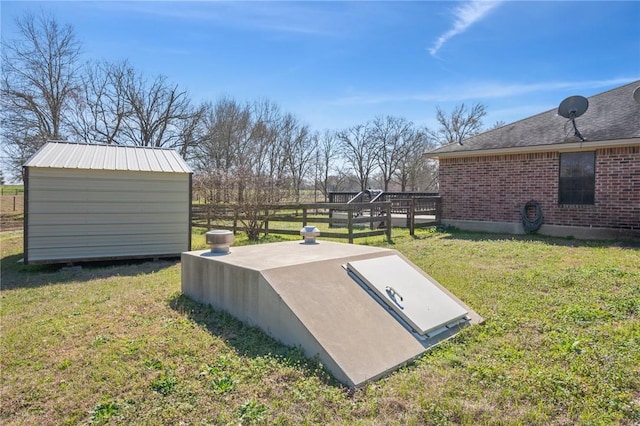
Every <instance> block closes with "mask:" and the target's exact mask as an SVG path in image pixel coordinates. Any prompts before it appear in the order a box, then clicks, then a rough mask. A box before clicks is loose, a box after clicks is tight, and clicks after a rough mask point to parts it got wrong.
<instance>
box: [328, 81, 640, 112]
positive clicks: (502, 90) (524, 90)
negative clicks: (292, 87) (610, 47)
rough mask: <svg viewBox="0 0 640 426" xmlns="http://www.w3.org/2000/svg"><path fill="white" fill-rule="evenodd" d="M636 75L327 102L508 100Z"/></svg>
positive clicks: (603, 85)
mask: <svg viewBox="0 0 640 426" xmlns="http://www.w3.org/2000/svg"><path fill="white" fill-rule="evenodd" d="M637 79H638V76H633V77H620V78H611V79H606V80H567V81H545V82H543V81H541V82H534V83H523V84H521V83H516V84H514V83H507V82H499V81H485V82H474V83H465V84H454V85H447V86H441V87H438V88H436V89H435V90H429V91H428V92H424V91H423V92H397V93H364V94H352V95H350V96H346V97H343V98H340V99H335V100H333V101H331V102H330V104H332V105H378V104H385V103H403V102H426V103H428V102H470V101H473V102H478V101H486V100H488V99H509V98H516V97H518V96H523V95H528V94H537V93H549V92H563V91H568V90H572V91H574V92H576V93H577V94H580V93H582V92H590V91H592V90H593V89H603V88H611V87H616V86H621V85H623V84H627V83H630V82H632V81H636V80H637Z"/></svg>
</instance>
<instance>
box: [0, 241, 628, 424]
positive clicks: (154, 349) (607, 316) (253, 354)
mask: <svg viewBox="0 0 640 426" xmlns="http://www.w3.org/2000/svg"><path fill="white" fill-rule="evenodd" d="M0 238H1V244H2V254H1V258H2V259H1V260H2V275H1V279H2V291H1V292H0V313H1V339H2V341H1V346H0V374H1V379H0V389H1V394H0V422H1V423H2V424H6V425H13V424H25V425H27V424H28V425H32V424H50V425H54V424H55V425H59V424H90V423H94V424H239V423H242V424H250V423H258V424H291V425H293V424H295V425H297V424H541V425H542V424H544V425H547V424H629V425H632V424H638V423H640V249H639V248H638V247H637V246H636V247H631V246H625V245H624V244H618V243H611V242H581V241H574V240H565V239H550V238H549V239H546V238H524V237H513V236H501V235H492V234H474V233H463V232H458V231H456V232H435V231H430V230H419V231H417V235H416V238H411V237H410V236H409V235H408V234H407V233H406V232H405V231H403V230H395V229H394V239H393V243H392V244H387V243H386V242H385V241H384V237H375V238H371V239H369V240H359V241H358V242H359V243H361V244H374V245H380V246H386V247H392V248H395V249H397V250H399V251H400V252H402V253H403V254H404V255H406V256H407V257H409V258H410V259H411V260H412V261H413V262H415V263H416V264H417V265H418V266H420V267H422V268H423V269H424V270H425V271H427V272H428V273H429V274H430V275H431V276H433V277H434V278H435V279H437V280H438V281H439V282H440V283H441V284H443V285H444V286H446V287H447V288H448V289H450V290H451V291H452V292H453V293H455V294H456V295H457V296H458V297H460V298H461V299H462V300H464V301H465V302H466V303H468V304H469V305H470V306H472V307H473V308H474V309H475V310H476V311H477V312H478V313H479V314H480V315H482V316H484V318H485V319H486V323H485V324H484V325H480V326H476V327H470V328H467V329H464V330H463V331H462V332H461V333H460V334H458V335H457V336H456V337H455V338H453V339H451V340H449V341H447V342H445V343H444V344H442V345H440V346H438V347H436V348H434V349H432V350H431V351H429V352H428V353H427V354H425V355H424V356H422V357H421V358H419V359H418V360H417V361H416V362H415V363H413V364H411V365H409V366H406V367H404V368H402V369H400V370H399V371H397V372H395V373H393V374H391V375H390V376H388V377H387V378H385V379H382V380H380V381H377V382H375V383H371V384H368V385H366V386H365V387H364V388H362V389H358V390H355V391H354V390H348V389H345V388H343V387H342V386H340V385H339V384H338V383H336V382H335V381H334V380H333V379H332V378H331V377H330V376H329V375H328V374H327V373H326V371H325V370H323V368H322V366H321V365H318V363H317V362H316V361H313V360H307V359H305V358H304V357H303V356H302V355H301V353H300V352H299V351H298V350H296V349H292V348H287V347H283V346H281V345H279V344H278V343H276V342H274V341H273V340H272V339H270V338H268V337H266V336H265V335H264V334H263V333H261V332H260V331H258V330H256V329H254V328H248V327H246V326H244V325H243V324H241V323H240V322H238V321H236V320H235V319H233V318H232V317H230V316H228V315H225V314H223V313H220V312H215V311H212V310H210V309H209V308H207V307H203V306H199V305H197V304H194V303H193V302H191V301H190V300H188V299H187V298H185V297H183V296H181V294H180V264H179V262H178V261H159V262H146V263H133V264H127V263H116V264H114V263H112V264H109V265H105V264H91V265H83V267H81V268H80V267H60V266H56V267H53V266H23V265H19V264H17V263H16V262H17V260H19V259H20V258H21V256H22V255H21V251H22V235H21V233H4V234H1V235H0ZM276 239H277V237H270V239H269V241H273V240H276ZM245 243H246V241H242V239H241V238H240V241H238V244H245ZM194 245H195V246H197V247H198V246H199V247H202V246H204V238H203V235H202V233H198V234H196V235H194Z"/></svg>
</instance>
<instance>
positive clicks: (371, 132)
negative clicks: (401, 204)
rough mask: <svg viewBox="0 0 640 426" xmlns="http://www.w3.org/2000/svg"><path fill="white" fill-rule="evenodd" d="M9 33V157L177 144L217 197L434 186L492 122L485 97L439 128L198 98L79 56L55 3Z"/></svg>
mask: <svg viewBox="0 0 640 426" xmlns="http://www.w3.org/2000/svg"><path fill="white" fill-rule="evenodd" d="M16 23H17V29H18V37H17V38H15V39H11V40H8V39H7V40H4V39H3V41H2V82H1V94H2V99H1V101H0V102H1V106H2V111H1V112H0V120H1V123H2V133H1V137H2V149H3V154H4V156H5V163H6V166H7V167H8V169H9V171H10V172H11V173H13V175H14V176H16V177H18V178H21V173H22V165H23V164H24V163H25V162H26V161H27V160H28V159H29V158H30V157H31V156H32V155H33V154H34V153H35V152H36V151H37V150H38V149H39V148H40V147H41V146H42V145H43V144H44V143H45V142H46V141H48V140H66V141H75V142H85V143H102V144H116V145H130V146H147V147H165V148H172V149H175V150H177V151H178V152H179V153H180V155H182V156H183V158H185V159H186V160H187V162H188V163H189V164H190V165H191V167H192V168H193V169H194V172H195V173H194V187H195V188H196V189H197V190H198V191H200V193H201V194H202V195H203V196H204V197H206V198H207V199H208V200H210V201H212V202H233V203H240V204H242V203H245V204H256V203H257V204H260V203H268V202H278V201H281V200H283V199H288V200H291V199H293V200H299V199H300V197H301V193H302V190H303V189H305V188H314V189H316V190H319V191H320V192H321V193H322V194H323V195H324V197H325V199H326V197H327V194H328V193H329V192H330V191H346V190H364V189H367V188H369V187H375V188H380V189H384V190H390V189H392V188H393V189H399V190H402V191H412V190H420V191H436V190H437V166H436V164H434V163H433V162H431V161H430V160H427V159H425V158H424V156H423V154H424V153H425V152H427V151H429V150H430V149H433V148H435V147H437V146H440V145H442V144H445V143H462V140H463V139H464V138H466V137H468V136H471V135H473V134H476V133H478V132H480V131H481V130H482V118H483V117H484V116H485V114H486V110H485V107H484V105H482V104H479V103H478V104H475V105H473V106H472V107H471V108H468V107H467V106H465V105H464V104H462V105H460V106H458V107H456V108H455V109H454V110H453V111H452V112H451V113H446V112H444V111H442V110H441V109H440V108H437V109H436V113H437V117H436V118H437V120H438V123H439V127H438V128H437V129H435V130H430V129H428V128H426V127H419V126H416V125H415V124H414V123H413V122H411V121H409V120H406V119H405V118H402V117H396V116H391V115H389V116H380V117H375V118H373V119H371V120H370V121H368V122H366V123H362V124H357V125H354V126H351V127H349V128H346V129H333V130H329V129H327V130H323V131H318V130H313V129H311V128H310V127H309V125H307V124H305V123H303V122H302V121H301V120H299V119H298V118H297V117H296V116H295V115H293V114H292V113H290V112H286V111H283V110H282V109H281V108H280V107H279V106H278V105H277V104H275V103H273V102H271V101H269V100H266V99H257V100H252V101H238V100H236V99H233V98H230V97H225V98H221V99H217V100H214V101H209V102H203V103H201V104H195V103H194V102H193V100H192V99H191V98H190V97H189V94H188V93H187V92H186V91H185V90H182V89H181V88H180V87H179V86H178V85H177V84H174V83H172V82H170V81H168V80H167V78H166V77H164V76H162V75H158V76H154V77H149V76H147V75H145V74H144V73H143V72H141V71H140V70H138V69H136V68H135V67H133V66H132V65H131V64H130V63H129V62H128V61H126V60H123V61H120V62H105V61H89V62H86V63H81V43H80V41H79V40H78V39H77V37H76V35H75V33H74V29H73V27H71V26H70V25H62V24H60V23H59V22H58V21H57V20H56V19H55V17H52V16H51V15H48V14H46V13H41V14H39V15H34V14H27V15H24V16H23V17H21V18H19V19H18V20H17V21H16Z"/></svg>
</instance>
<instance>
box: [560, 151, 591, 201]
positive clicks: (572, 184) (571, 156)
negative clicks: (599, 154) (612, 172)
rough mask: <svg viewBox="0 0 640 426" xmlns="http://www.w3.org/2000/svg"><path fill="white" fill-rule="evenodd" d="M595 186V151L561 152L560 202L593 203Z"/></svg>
mask: <svg viewBox="0 0 640 426" xmlns="http://www.w3.org/2000/svg"><path fill="white" fill-rule="evenodd" d="M595 186H596V153H595V152H593V151H591V152H566V153H562V154H560V196H559V199H560V204H593V203H594V198H595V197H594V194H595Z"/></svg>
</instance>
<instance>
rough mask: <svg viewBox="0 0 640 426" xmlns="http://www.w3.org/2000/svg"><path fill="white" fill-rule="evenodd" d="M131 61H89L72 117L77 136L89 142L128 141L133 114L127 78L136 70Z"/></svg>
mask: <svg viewBox="0 0 640 426" xmlns="http://www.w3.org/2000/svg"><path fill="white" fill-rule="evenodd" d="M132 72H133V71H132V68H131V66H130V65H129V64H128V63H127V62H120V63H114V64H112V63H108V62H101V63H89V64H87V66H86V67H85V72H84V73H83V75H82V91H81V92H79V93H78V94H77V96H75V97H74V98H73V100H74V113H75V114H74V115H73V116H72V117H71V118H70V123H69V126H70V127H71V129H72V131H73V133H74V134H75V136H76V138H78V139H80V140H83V141H84V142H87V143H96V142H97V143H105V144H127V142H129V141H128V140H127V139H126V138H125V137H124V136H123V134H122V127H123V123H124V122H125V120H127V119H129V118H130V117H131V115H132V109H131V105H129V104H128V103H127V101H126V98H125V93H126V92H125V89H126V78H127V76H128V75H130V73H132Z"/></svg>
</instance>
